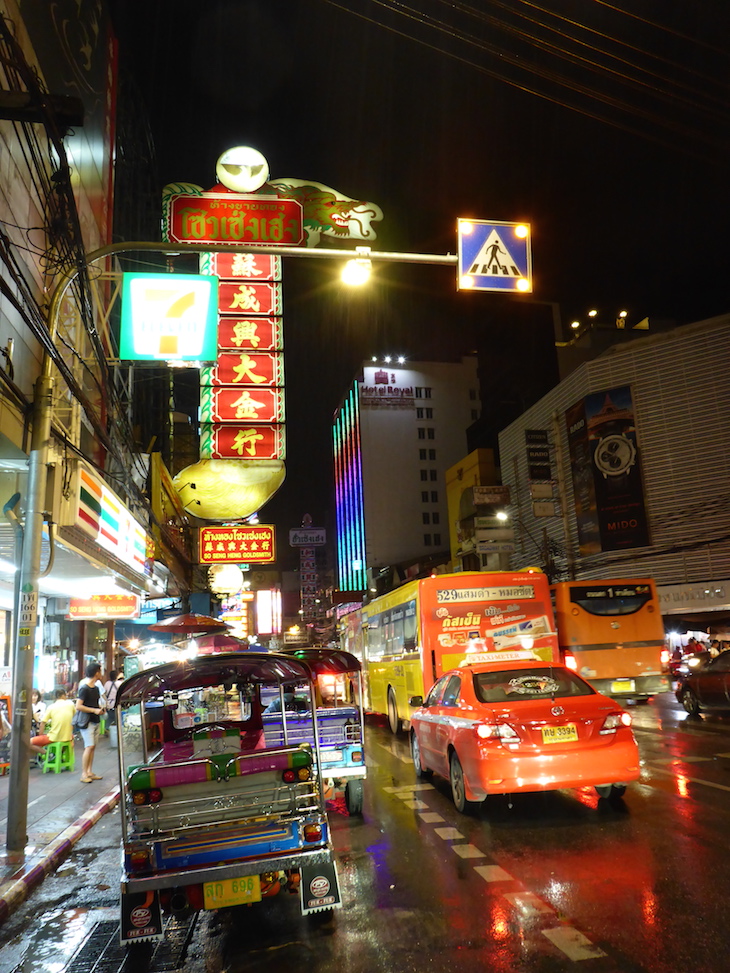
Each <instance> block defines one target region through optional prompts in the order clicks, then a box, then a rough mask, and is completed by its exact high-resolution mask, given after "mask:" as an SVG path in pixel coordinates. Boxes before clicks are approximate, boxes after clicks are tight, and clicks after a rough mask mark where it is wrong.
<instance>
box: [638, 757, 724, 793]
mask: <svg viewBox="0 0 730 973" xmlns="http://www.w3.org/2000/svg"><path fill="white" fill-rule="evenodd" d="M652 765H653V761H651V762H650V764H649V766H650V767H652V769H653V770H654V771H655V773H657V774H666V775H667V777H675V776H676V774H673V773H672V771H671V770H665V769H664V768H663V767H653V766H652ZM681 777H682V780H683V781H689V783H690V784H704V785H705V787H714V788H715V790H718V791H730V787H729V786H728V785H727V784H716V783H715V782H714V781H712V780H702V778H700V777H688V776H687V775H686V774H682V775H681Z"/></svg>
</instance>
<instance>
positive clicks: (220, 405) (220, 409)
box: [200, 385, 284, 422]
mask: <svg viewBox="0 0 730 973" xmlns="http://www.w3.org/2000/svg"><path fill="white" fill-rule="evenodd" d="M200 421H201V422H283V421H284V390H283V389H272V388H253V387H252V386H251V385H246V386H244V387H243V388H241V387H240V386H237V385H234V386H228V385H216V386H210V385H201V387H200Z"/></svg>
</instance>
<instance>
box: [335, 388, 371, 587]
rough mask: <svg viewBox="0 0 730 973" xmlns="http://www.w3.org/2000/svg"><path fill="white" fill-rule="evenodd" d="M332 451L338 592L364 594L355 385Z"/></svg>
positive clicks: (338, 419) (339, 418) (341, 414)
mask: <svg viewBox="0 0 730 973" xmlns="http://www.w3.org/2000/svg"><path fill="white" fill-rule="evenodd" d="M333 448H334V466H335V499H336V505H337V512H336V519H337V564H338V574H339V587H340V590H341V591H364V590H365V589H366V587H367V562H366V551H365V515H364V505H363V484H362V463H361V456H360V413H359V384H358V383H357V382H355V383H354V385H353V388H352V389H351V390H350V392H349V393H348V395H347V398H346V399H345V401H344V403H343V405H342V408H341V409H340V411H339V413H338V415H337V417H336V419H335V424H334V427H333Z"/></svg>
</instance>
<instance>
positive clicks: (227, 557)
mask: <svg viewBox="0 0 730 973" xmlns="http://www.w3.org/2000/svg"><path fill="white" fill-rule="evenodd" d="M274 530H275V528H274V527H273V526H271V525H268V524H244V525H242V526H240V527H201V528H200V562H201V564H247V563H248V564H250V563H252V562H256V563H257V564H262V563H265V562H271V561H274V560H275V559H276V549H275V540H274Z"/></svg>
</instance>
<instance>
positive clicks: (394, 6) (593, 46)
mask: <svg viewBox="0 0 730 973" xmlns="http://www.w3.org/2000/svg"><path fill="white" fill-rule="evenodd" d="M325 2H326V3H328V4H329V5H330V6H333V7H336V8H338V9H339V10H342V11H345V12H347V13H349V14H351V15H352V16H356V17H358V18H359V19H361V20H365V21H367V22H368V23H371V24H373V25H374V26H376V27H379V28H382V29H383V30H386V31H388V32H390V33H393V34H395V35H397V36H401V37H404V38H406V39H408V40H410V41H412V42H413V43H416V44H419V45H420V46H422V47H425V48H427V49H430V50H432V51H435V52H437V53H439V54H442V55H445V56H447V57H449V58H451V59H453V60H455V61H457V62H459V63H462V64H464V65H467V66H469V67H471V68H473V69H474V70H476V71H479V72H480V73H482V74H486V75H487V76H489V77H492V78H495V79H496V80H499V81H501V82H503V83H505V84H508V85H510V86H511V87H513V88H516V89H518V90H520V91H523V92H525V93H528V94H531V95H534V96H536V97H539V98H541V99H543V100H546V101H549V102H552V103H553V104H556V105H560V106H561V107H564V108H567V109H569V110H571V111H574V112H577V113H579V114H582V115H584V116H586V117H589V118H593V119H595V120H597V121H599V122H602V123H604V124H608V125H611V126H612V127H614V128H618V129H621V130H623V131H625V132H628V133H631V134H633V135H636V136H639V137H640V138H643V139H646V140H649V141H652V142H655V143H657V144H660V145H662V146H664V147H666V148H669V149H671V150H672V151H681V152H683V153H685V154H687V155H692V156H695V157H700V158H703V159H710V160H711V161H716V162H719V161H720V159H721V158H722V157H724V156H725V155H726V153H727V148H728V143H727V141H726V139H725V137H724V132H725V131H726V128H727V119H728V112H727V110H726V108H725V105H726V103H727V99H726V95H725V93H724V91H725V89H726V87H727V85H726V82H725V80H724V79H725V77H726V74H725V72H724V71H721V70H717V71H716V75H717V76H716V75H715V74H713V73H712V70H711V67H708V71H707V72H706V73H701V72H698V71H696V70H694V69H693V68H692V67H691V66H686V65H687V64H688V63H691V57H690V55H697V54H698V51H696V50H695V49H694V47H693V46H692V45H695V42H694V41H693V39H692V38H690V37H689V36H687V35H685V34H682V33H681V32H678V31H675V30H672V29H671V28H669V27H666V28H665V27H664V25H661V24H657V23H654V22H652V21H649V20H648V19H645V18H637V19H639V20H641V21H642V23H644V24H645V25H646V28H647V29H646V30H645V31H643V34H645V35H646V36H645V37H644V39H643V40H644V42H643V45H642V44H641V43H640V39H639V37H638V36H634V35H638V34H639V33H642V32H637V31H635V30H634V29H633V28H632V29H631V30H632V33H631V34H630V35H629V36H630V38H631V39H630V40H628V41H624V40H623V39H622V38H621V37H620V36H618V34H610V33H607V32H606V31H605V30H599V29H597V28H596V27H593V26H591V25H589V24H580V23H578V22H576V21H574V20H571V19H570V18H568V17H565V16H563V15H562V14H561V13H558V12H554V11H552V10H550V9H549V8H547V7H545V6H541V5H538V4H536V3H534V2H528V0H522V2H521V6H520V7H519V8H518V7H517V6H516V5H515V4H507V3H505V2H502V0H492V2H491V4H489V5H488V7H487V8H486V9H485V8H480V9H477V8H476V7H474V6H472V5H471V4H468V3H464V2H459V0H431V3H430V6H428V9H424V7H425V6H427V5H424V4H423V3H419V4H418V6H415V5H414V4H413V3H408V2H405V0H369V7H368V9H367V10H364V9H363V6H362V2H361V0H358V3H357V6H356V7H355V6H354V5H351V4H349V3H347V2H342V0H325ZM516 3H517V4H519V3H520V0H516ZM603 5H604V6H606V7H608V8H610V9H611V10H613V11H615V12H616V14H617V18H615V19H618V20H620V18H619V17H618V15H620V14H624V13H625V14H626V15H627V16H633V15H631V14H629V13H628V12H626V11H622V10H620V8H618V7H616V6H615V5H611V4H603ZM442 7H443V8H444V16H443V17H441V16H437V13H438V11H439V10H440V8H442ZM490 9H491V11H492V12H490ZM429 11H430V12H429ZM497 11H501V14H500V15H499V16H498V15H496V12H497ZM533 12H537V13H539V14H540V15H541V16H540V17H537V16H535V14H534V13H533ZM474 22H476V23H477V24H485V25H488V26H489V28H490V29H491V31H492V33H491V34H490V36H489V38H488V39H485V38H484V37H480V36H477V35H476V34H475V33H474V28H475V23H474ZM401 24H402V27H401V26H400V25H401ZM665 34H666V35H669V36H670V37H671V38H675V39H676V41H677V43H680V48H679V49H678V50H679V53H680V54H681V57H676V56H675V57H671V56H668V53H667V52H666V50H665V44H664V42H665V41H666V37H665V36H664V35H665ZM500 40H501V43H500ZM695 46H696V47H697V48H698V49H699V48H702V50H705V49H707V50H710V51H712V52H713V53H717V54H718V55H724V52H722V51H721V50H720V49H719V48H715V47H713V46H712V45H707V44H704V43H701V42H696V45H695ZM675 48H676V44H675ZM658 51H662V52H663V53H661V54H659V53H656V52H658ZM480 54H481V55H486V56H487V57H486V58H485V59H481V58H480V57H479V55H480ZM660 66H661V67H660ZM713 66H714V67H715V68H717V65H713Z"/></svg>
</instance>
